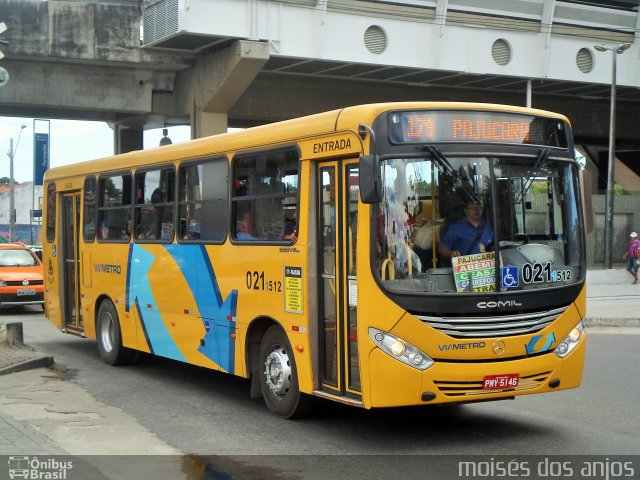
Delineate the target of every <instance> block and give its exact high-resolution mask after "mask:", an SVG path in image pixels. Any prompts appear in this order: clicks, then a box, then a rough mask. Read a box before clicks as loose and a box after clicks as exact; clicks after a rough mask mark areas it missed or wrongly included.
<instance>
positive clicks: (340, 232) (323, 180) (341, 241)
mask: <svg viewBox="0 0 640 480" xmlns="http://www.w3.org/2000/svg"><path fill="white" fill-rule="evenodd" d="M318 180H319V185H318V205H319V206H320V215H319V227H320V230H319V240H318V244H319V246H320V248H319V250H318V253H319V255H320V265H319V267H320V268H319V272H318V273H319V276H320V278H319V279H318V280H319V281H318V286H319V290H320V291H319V295H318V299H319V309H318V310H319V317H320V323H321V324H320V329H319V331H320V336H319V337H320V362H319V363H320V372H321V373H320V378H321V384H322V390H323V391H325V392H327V393H331V394H334V395H340V396H347V397H352V398H354V399H358V398H360V396H361V393H360V392H361V387H360V366H359V362H358V336H357V328H356V326H357V320H358V315H357V314H358V298H357V297H358V295H357V294H358V282H357V270H356V246H357V244H358V237H357V233H358V229H357V225H358V197H359V185H358V162H357V160H348V161H339V162H326V163H321V164H320V170H319V175H318Z"/></svg>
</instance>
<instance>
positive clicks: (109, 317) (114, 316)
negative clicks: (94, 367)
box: [96, 300, 135, 365]
mask: <svg viewBox="0 0 640 480" xmlns="http://www.w3.org/2000/svg"><path fill="white" fill-rule="evenodd" d="M96 338H97V340H98V351H99V352H100V358H102V360H103V361H104V362H105V363H106V364H108V365H126V364H129V363H131V362H133V360H134V358H135V351H133V350H131V349H129V348H125V347H123V346H122V333H121V332H120V320H119V319H118V312H117V311H116V307H115V306H114V305H113V303H111V301H110V300H104V301H103V302H102V303H101V304H100V308H98V319H97V321H96Z"/></svg>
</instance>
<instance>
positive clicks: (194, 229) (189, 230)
mask: <svg viewBox="0 0 640 480" xmlns="http://www.w3.org/2000/svg"><path fill="white" fill-rule="evenodd" d="M182 239H183V240H198V239H200V222H198V221H197V220H190V221H187V224H186V226H185V229H184V234H183V235H182Z"/></svg>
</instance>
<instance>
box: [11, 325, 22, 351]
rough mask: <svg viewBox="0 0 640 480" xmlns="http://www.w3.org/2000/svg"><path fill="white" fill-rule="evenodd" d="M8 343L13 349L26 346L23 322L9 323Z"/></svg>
mask: <svg viewBox="0 0 640 480" xmlns="http://www.w3.org/2000/svg"><path fill="white" fill-rule="evenodd" d="M7 343H8V344H9V345H11V346H12V347H21V346H22V345H24V336H23V333H22V322H15V323H7Z"/></svg>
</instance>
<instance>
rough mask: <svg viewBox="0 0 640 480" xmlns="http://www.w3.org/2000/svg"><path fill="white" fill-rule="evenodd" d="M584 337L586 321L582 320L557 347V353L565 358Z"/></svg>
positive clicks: (555, 351)
mask: <svg viewBox="0 0 640 480" xmlns="http://www.w3.org/2000/svg"><path fill="white" fill-rule="evenodd" d="M583 337H584V322H583V321H580V323H578V325H576V326H575V327H574V328H573V330H571V331H570V332H569V335H567V336H566V337H564V340H562V341H561V342H560V344H559V345H558V346H557V347H556V348H555V350H554V351H553V353H555V354H556V355H557V356H559V357H560V358H564V357H566V356H567V355H569V354H570V353H571V352H572V351H573V350H574V349H575V348H576V347H577V346H578V344H579V343H580V341H581V340H582V338H583Z"/></svg>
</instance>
